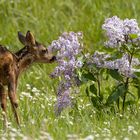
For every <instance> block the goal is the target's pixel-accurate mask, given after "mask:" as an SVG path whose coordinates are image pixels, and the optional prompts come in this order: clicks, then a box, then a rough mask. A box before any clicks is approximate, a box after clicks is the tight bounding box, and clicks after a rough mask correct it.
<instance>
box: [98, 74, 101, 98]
mask: <svg viewBox="0 0 140 140" xmlns="http://www.w3.org/2000/svg"><path fill="white" fill-rule="evenodd" d="M97 84H98V96H99V97H100V96H101V83H100V79H99V75H97Z"/></svg>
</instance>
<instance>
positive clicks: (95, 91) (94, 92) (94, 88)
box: [89, 84, 97, 95]
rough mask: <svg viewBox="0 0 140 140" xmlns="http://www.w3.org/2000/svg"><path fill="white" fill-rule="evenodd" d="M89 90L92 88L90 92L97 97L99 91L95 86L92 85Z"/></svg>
mask: <svg viewBox="0 0 140 140" xmlns="http://www.w3.org/2000/svg"><path fill="white" fill-rule="evenodd" d="M89 88H90V91H91V92H92V93H93V94H95V95H97V89H96V87H95V85H94V84H92V85H90V87H89Z"/></svg>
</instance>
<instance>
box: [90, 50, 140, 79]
mask: <svg viewBox="0 0 140 140" xmlns="http://www.w3.org/2000/svg"><path fill="white" fill-rule="evenodd" d="M107 58H111V56H110V55H108V54H105V53H103V52H95V53H94V55H93V57H92V63H94V64H96V66H97V67H100V68H107V69H117V70H118V72H119V73H120V74H122V75H124V76H126V77H131V78H133V77H134V72H135V71H137V69H134V68H133V67H134V66H138V65H140V62H139V60H138V59H137V58H133V59H132V62H131V64H130V61H129V59H130V58H129V56H128V54H124V55H123V56H122V58H120V59H116V60H114V61H111V60H109V61H108V60H107Z"/></svg>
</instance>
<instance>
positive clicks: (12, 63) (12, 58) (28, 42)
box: [0, 31, 55, 127]
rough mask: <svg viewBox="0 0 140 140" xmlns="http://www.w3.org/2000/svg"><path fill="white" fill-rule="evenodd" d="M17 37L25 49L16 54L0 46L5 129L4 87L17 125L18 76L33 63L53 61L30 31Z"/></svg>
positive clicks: (0, 85) (1, 93) (0, 100)
mask: <svg viewBox="0 0 140 140" xmlns="http://www.w3.org/2000/svg"><path fill="white" fill-rule="evenodd" d="M18 37H19V40H20V42H21V43H22V44H24V45H25V47H24V48H22V49H21V50H19V51H18V52H16V53H12V52H10V51H9V50H8V49H6V48H5V47H3V46H1V45H0V102H1V107H2V110H3V117H4V126H5V127H7V117H6V104H7V103H6V102H7V101H6V100H7V94H6V92H5V86H7V87H8V96H9V99H10V102H11V105H12V109H13V112H14V116H15V119H16V122H17V124H18V125H19V124H20V121H19V117H18V114H17V107H18V103H17V97H16V88H17V83H18V77H19V75H20V74H21V72H22V71H23V70H25V69H26V68H27V67H28V66H29V65H31V64H32V63H33V62H43V63H51V62H53V61H54V60H55V56H53V55H52V53H51V52H48V50H47V49H46V48H45V47H44V46H43V45H42V44H40V43H38V42H37V41H36V40H35V39H34V36H33V34H31V33H30V31H28V32H27V34H26V36H23V35H22V34H21V33H20V32H19V33H18Z"/></svg>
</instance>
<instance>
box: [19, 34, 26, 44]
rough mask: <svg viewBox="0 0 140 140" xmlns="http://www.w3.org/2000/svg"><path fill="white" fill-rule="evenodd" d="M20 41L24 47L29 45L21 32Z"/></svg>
mask: <svg viewBox="0 0 140 140" xmlns="http://www.w3.org/2000/svg"><path fill="white" fill-rule="evenodd" d="M18 39H19V41H20V42H21V43H22V44H23V45H27V43H26V38H25V36H24V35H23V34H22V33H21V32H18Z"/></svg>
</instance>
